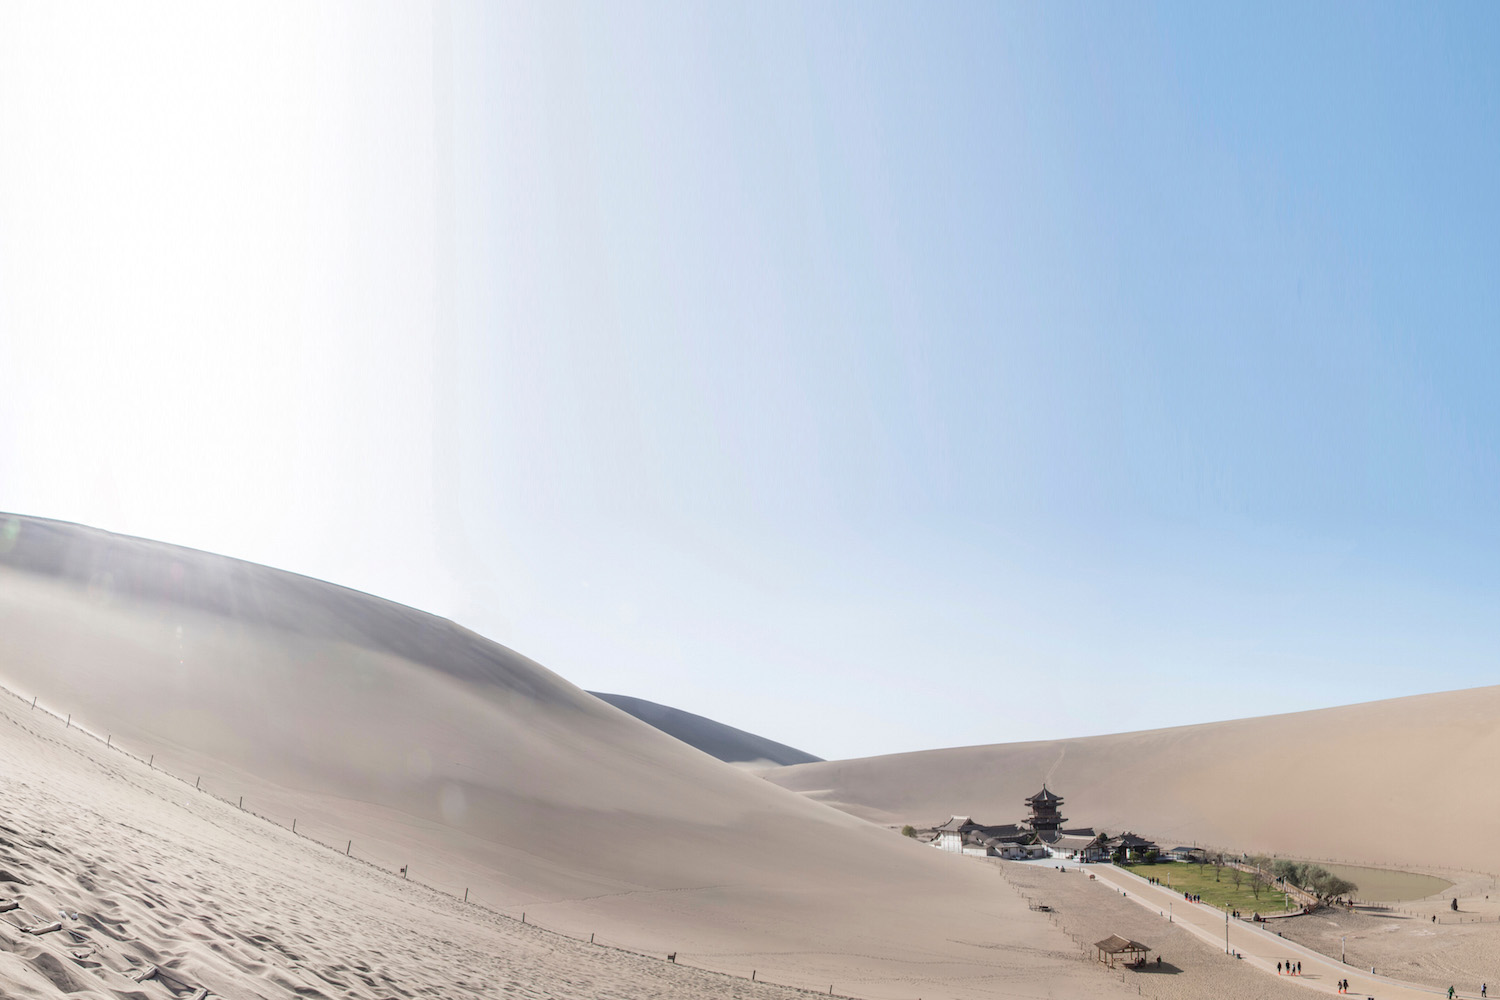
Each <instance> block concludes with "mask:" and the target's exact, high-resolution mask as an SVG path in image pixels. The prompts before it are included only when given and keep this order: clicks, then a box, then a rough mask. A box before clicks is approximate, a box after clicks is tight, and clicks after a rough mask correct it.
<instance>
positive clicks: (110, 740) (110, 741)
mask: <svg viewBox="0 0 1500 1000" xmlns="http://www.w3.org/2000/svg"><path fill="white" fill-rule="evenodd" d="M114 739H115V736H114V734H113V733H108V734H106V735H105V737H104V745H105V746H107V747H108V746H113V745H114Z"/></svg>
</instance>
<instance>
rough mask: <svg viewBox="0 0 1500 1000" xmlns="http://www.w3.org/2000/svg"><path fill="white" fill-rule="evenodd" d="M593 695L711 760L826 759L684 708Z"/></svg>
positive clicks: (773, 761) (771, 762)
mask: <svg viewBox="0 0 1500 1000" xmlns="http://www.w3.org/2000/svg"><path fill="white" fill-rule="evenodd" d="M589 693H590V694H592V695H593V696H594V697H595V698H598V699H600V700H601V701H605V702H608V703H609V704H611V705H613V706H615V707H616V708H618V709H619V710H620V711H622V712H626V713H628V714H630V715H633V716H635V717H636V718H637V719H640V720H641V721H642V722H644V723H646V724H647V725H648V726H653V727H655V728H657V729H660V730H661V731H662V732H664V733H666V734H667V735H668V736H673V737H676V738H677V739H679V740H681V741H682V742H684V743H686V744H687V745H688V746H690V747H696V748H697V749H699V750H702V751H703V752H704V753H706V754H708V755H709V756H710V757H715V758H717V759H719V760H722V761H724V762H725V763H728V764H759V765H786V764H812V763H816V762H818V761H820V760H822V759H823V758H821V757H814V756H813V755H812V754H810V753H804V752H803V751H801V750H798V749H797V748H796V747H789V746H787V745H786V744H785V743H777V742H776V741H775V740H768V739H766V738H765V737H764V736H756V735H755V734H754V733H747V732H745V731H744V730H743V729H736V728H734V727H733V726H726V725H725V724H724V723H722V722H715V721H714V720H713V719H707V718H704V717H703V716H701V715H694V714H693V713H692V712H684V711H682V709H680V708H670V707H668V706H666V705H658V704H657V703H656V702H654V701H647V700H646V699H644V698H632V697H630V696H629V695H624V694H601V693H600V692H598V691H590V692H589Z"/></svg>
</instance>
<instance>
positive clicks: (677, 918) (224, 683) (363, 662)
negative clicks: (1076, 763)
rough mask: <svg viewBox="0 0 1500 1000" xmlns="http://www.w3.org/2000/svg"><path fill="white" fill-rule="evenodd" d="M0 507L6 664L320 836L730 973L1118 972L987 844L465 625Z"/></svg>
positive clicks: (994, 982) (86, 721) (537, 913)
mask: <svg viewBox="0 0 1500 1000" xmlns="http://www.w3.org/2000/svg"><path fill="white" fill-rule="evenodd" d="M0 529H3V535H0V537H3V538H4V545H3V548H4V552H3V553H0V633H3V635H4V636H5V643H4V645H3V648H0V677H3V679H4V680H5V681H6V683H7V684H8V685H10V686H11V687H13V688H14V689H16V690H18V691H20V692H22V693H24V694H28V695H37V696H39V697H40V700H41V703H42V704H43V705H44V706H48V707H50V708H52V709H54V710H56V711H59V712H67V713H70V714H71V715H72V718H73V720H74V722H75V723H78V724H81V725H83V726H86V727H88V728H89V729H91V730H93V731H94V732H96V733H100V734H106V733H107V734H108V735H109V738H110V739H111V740H112V741H113V743H114V744H115V745H117V746H123V747H125V748H126V749H128V750H130V751H131V752H133V753H136V754H139V755H140V756H142V757H146V756H148V755H154V757H155V763H156V765H157V767H158V768H163V769H165V770H167V771H169V772H171V773H173V774H177V775H180V776H183V777H186V778H187V779H188V780H189V781H192V780H194V779H196V778H198V777H199V776H201V780H202V784H203V786H204V787H205V788H207V789H209V790H211V791H214V792H215V793H216V794H219V795H223V796H225V797H228V798H230V799H231V800H233V799H234V798H236V797H237V796H239V795H243V796H244V797H245V799H244V800H245V807H246V808H247V809H252V810H254V811H255V812H258V813H261V814H264V815H265V816H267V817H269V818H271V819H273V820H276V821H277V822H279V823H282V824H286V825H290V822H291V820H292V819H293V818H296V819H297V820H298V830H299V832H301V833H303V834H305V835H307V836H311V837H314V838H316V839H320V840H323V841H324V842H325V843H334V844H337V845H338V846H339V847H343V846H344V842H345V840H346V839H352V840H353V841H354V853H355V854H356V856H360V857H364V858H366V859H369V860H373V861H375V862H377V863H378V864H381V865H383V866H386V867H388V868H391V869H395V868H396V867H398V866H400V865H403V864H409V865H410V866H411V872H412V875H413V877H415V878H418V879H420V880H422V881H425V882H428V883H430V884H433V885H437V886H439V887H443V888H446V889H448V890H450V891H452V892H454V893H455V894H458V893H461V892H462V891H463V890H464V889H465V888H468V889H470V890H471V891H472V893H473V895H474V897H475V898H476V899H478V900H482V901H484V902H486V903H487V904H489V905H493V906H496V907H499V908H502V909H508V910H510V911H512V912H515V911H519V910H522V909H524V910H526V911H527V912H528V913H529V914H530V915H531V918H532V919H533V920H538V921H540V922H542V923H544V924H548V925H550V926H555V927H559V928H561V929H568V930H574V931H576V932H580V933H583V934H585V935H586V934H587V933H588V932H590V931H598V932H599V933H601V934H604V935H607V936H609V937H611V938H612V939H614V940H615V941H618V942H621V943H624V944H627V945H631V946H635V947H639V948H643V949H648V950H655V951H660V952H666V951H669V950H672V951H679V952H681V953H683V955H684V958H687V957H688V956H695V957H696V958H697V960H698V961H699V962H700V963H702V964H711V965H712V966H713V967H715V968H720V969H724V970H727V971H738V972H742V973H748V972H749V971H750V970H751V969H758V970H760V972H761V973H762V974H763V975H774V974H781V975H782V976H783V981H789V980H791V981H801V982H807V983H817V984H828V983H830V982H837V983H843V984H845V988H847V989H848V990H850V991H851V992H856V993H858V994H860V995H863V996H870V997H884V996H896V997H904V996H913V995H922V996H926V997H933V996H955V997H967V996H974V997H982V996H992V995H999V994H1002V993H1003V994H1005V995H1035V996H1044V995H1056V991H1057V990H1058V989H1064V990H1065V992H1066V991H1069V990H1071V989H1072V987H1068V986H1067V984H1069V983H1073V984H1075V986H1077V988H1078V989H1086V990H1087V991H1088V992H1089V993H1091V994H1094V995H1100V994H1101V993H1102V994H1105V995H1107V994H1108V993H1109V992H1110V991H1111V990H1113V989H1115V988H1116V987H1114V986H1111V985H1110V983H1109V982H1108V981H1107V980H1104V979H1102V978H1101V977H1100V976H1099V975H1098V974H1097V973H1096V972H1095V971H1093V970H1092V969H1091V968H1089V967H1088V966H1086V965H1084V964H1083V963H1081V962H1079V961H1078V959H1077V951H1076V948H1075V946H1074V944H1073V943H1072V942H1071V941H1070V940H1069V939H1067V938H1066V937H1065V936H1063V935H1062V934H1061V933H1060V932H1059V931H1057V930H1056V929H1054V928H1053V927H1052V926H1051V925H1049V924H1048V923H1047V922H1045V921H1044V920H1039V919H1038V918H1037V916H1036V915H1035V914H1033V913H1030V912H1028V910H1027V907H1026V904H1025V902H1024V900H1022V899H1021V898H1020V897H1019V896H1018V895H1017V894H1016V893H1015V892H1014V891H1013V890H1012V889H1010V888H1009V887H1008V886H1007V885H1006V884H1005V883H1004V882H1003V880H1001V879H999V878H998V877H997V876H996V873H995V871H994V869H993V868H991V867H989V866H986V865H983V864H978V863H969V862H965V861H963V860H962V859H955V858H951V857H942V856H939V855H938V854H937V852H934V851H931V850H928V849H926V848H923V847H920V846H918V845H916V844H915V843H913V842H911V841H907V840H905V839H903V838H900V837H896V836H893V835H892V834H891V832H890V831H887V830H883V829H880V828H878V827H876V826H872V825H870V824H868V823H866V822H864V821H862V820H859V819H857V818H855V817H852V816H849V815H847V814H845V813H842V812H839V811H837V810H833V809H829V808H827V807H826V806H823V805H821V804H818V803H815V802H811V801H808V800H807V799H806V798H804V797H801V796H798V795H793V794H790V793H788V792H786V791H785V790H783V789H781V788H778V787H776V786H774V785H771V784H769V783H767V782H764V781H762V780H760V779H759V778H757V777H754V776H752V775H750V774H748V773H745V772H743V771H742V770H740V769H737V768H734V767H731V766H729V765H726V764H723V763H721V762H719V761H716V760H713V759H711V758H710V757H708V756H706V755H704V754H703V753H700V752H699V751H697V750H694V749H692V748H691V747H688V746H686V745H684V744H682V743H680V742H678V741H677V740H674V739H672V738H670V737H668V736H666V735H664V734H663V733H660V732H658V731H656V730H655V729H653V728H651V727H649V726H647V725H645V724H644V723H641V722H639V721H638V720H636V719H634V718H631V717H630V716H628V715H626V714H625V713H623V712H620V711H618V710H616V709H614V708H611V707H609V706H607V705H605V704H603V703H602V702H600V701H599V700H597V699H595V698H593V697H591V696H589V695H588V694H586V693H585V692H583V691H581V690H579V689H578V688H576V687H574V686H572V685H571V684H569V683H567V682H566V681H564V680H563V679H562V678H560V677H557V676H556V675H555V674H552V673H551V672H550V671H548V670H546V669H545V668H543V667H541V666H539V665H537V664H535V663H533V662H531V661H530V660H527V659H526V658H525V657H523V656H521V655H519V654H517V653H515V652H513V651H511V650H508V649H506V648H504V647H503V646H500V645H498V644H496V643H493V642H490V641H488V640H486V639H484V638H483V637H481V636H478V635H475V634H473V633H471V632H468V631H466V630H464V629H463V628H461V627H459V626H457V625H454V624H453V623H451V622H448V621H444V620H442V619H438V618H434V617H432V616H429V615H425V614H423V613H421V612H418V611H415V610H413V609H410V608H406V607H402V606H399V605H395V604H392V603H390V602H387V601H383V600H380V599H378V598H374V597H371V596H369V595H365V594H360V593H356V592H354V591H349V590H345V589H343V588H340V587H336V586H332V585H330V584H325V583H322V582H319V581H316V580H311V579H308V578H305V577H299V576H296V575H293V574H289V573H284V572H280V571H277V570H271V569H267V568H265V567H261V566H255V565H251V564H247V563H243V562H238V561H236V560H232V559H227V558H223V557H219V556H213V555H209V554H206V553H202V552H196V551H192V550H187V549H180V548H176V547H173V546H169V545H163V544H160V543H155V542H148V541H144V540H140V539H133V538H124V537H120V536H114V535H110V534H108V533H106V532H101V531H96V530H93V529H88V528H83V527H79V526H76V525H68V524H62V523H58V522H49V521H44V520H40V519H34V518H9V519H0ZM820 988H822V987H820Z"/></svg>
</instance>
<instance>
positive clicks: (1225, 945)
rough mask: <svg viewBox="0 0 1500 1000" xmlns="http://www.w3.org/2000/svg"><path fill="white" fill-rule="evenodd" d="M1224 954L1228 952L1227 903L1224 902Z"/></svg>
mask: <svg viewBox="0 0 1500 1000" xmlns="http://www.w3.org/2000/svg"><path fill="white" fill-rule="evenodd" d="M1224 954H1226V955H1227V954H1229V904H1228V903H1225V904H1224Z"/></svg>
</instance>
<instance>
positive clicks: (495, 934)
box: [0, 696, 804, 1000]
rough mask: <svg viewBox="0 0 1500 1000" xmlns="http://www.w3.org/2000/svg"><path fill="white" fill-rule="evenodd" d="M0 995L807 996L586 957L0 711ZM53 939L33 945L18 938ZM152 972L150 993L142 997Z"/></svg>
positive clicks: (662, 966) (58, 729)
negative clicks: (8, 906)
mask: <svg viewBox="0 0 1500 1000" xmlns="http://www.w3.org/2000/svg"><path fill="white" fill-rule="evenodd" d="M0 759H3V760H4V761H5V762H6V767H5V769H4V771H3V772H0V898H3V899H5V900H15V901H18V902H19V903H20V906H19V908H17V909H14V910H10V911H9V912H5V913H0V996H6V997H12V996H14V997H28V998H44V1000H55V998H62V997H65V996H66V997H72V998H77V997H84V998H122V1000H167V998H171V997H187V996H191V995H192V992H193V991H194V990H195V989H198V988H203V989H207V990H209V991H211V993H212V994H213V995H214V996H216V997H222V998H224V1000H256V998H260V997H264V998H269V1000H290V998H293V997H306V998H312V1000H317V998H323V997H342V998H357V1000H377V998H393V1000H394V998H402V1000H407V998H420V997H432V998H442V1000H449V998H453V1000H463V998H479V997H486V998H489V997H495V996H500V995H504V996H516V997H530V998H558V1000H594V998H612V1000H633V998H637V997H647V996H650V997H661V998H667V1000H689V998H697V997H709V996H712V997H735V998H747V1000H748V998H756V1000H786V998H789V997H795V996H802V995H804V994H801V993H797V992H793V991H789V990H786V989H783V988H778V987H775V986H771V985H764V984H752V983H750V982H747V981H743V980H735V979H731V978H728V977H725V976H722V975H717V974H712V973H708V972H704V971H701V970H695V969H692V968H689V967H686V966H684V965H673V964H668V963H667V962H666V961H664V960H662V959H661V958H660V957H654V958H648V957H643V956H638V955H634V954H630V953H627V952H623V951H620V950H617V949H614V948H611V947H607V946H602V945H600V946H591V945H589V944H588V943H587V942H586V941H574V940H570V939H567V938H563V937H559V936H558V935H555V934H552V933H549V932H546V931H543V930H540V929H538V928H536V927H535V926H530V925H522V924H521V923H519V922H518V921H515V920H511V919H506V918H503V917H500V916H497V915H496V914H494V913H491V912H487V911H486V910H484V909H483V908H480V907H478V906H466V905H464V904H463V903H462V902H460V901H459V900H456V899H454V898H452V897H449V896H446V895H444V894H441V893H438V892H435V891H433V890H432V889H430V888H427V887H425V886H422V885H419V884H417V883H413V882H410V881H403V880H402V879H400V878H399V877H397V876H396V875H394V874H392V873H390V872H387V871H384V870H381V869H379V868H376V867H374V866H372V865H370V864H368V863H366V862H363V861H361V860H359V859H355V858H346V857H344V856H343V855H342V854H340V853H338V852H336V851H332V850H329V849H328V848H326V847H323V846H321V845H319V844H317V843H316V842H315V841H312V840H309V839H307V838H303V837H298V836H294V835H292V834H291V833H290V832H289V831H286V830H282V829H279V828H277V827H275V826H273V825H272V824H270V823H267V822H266V821H265V820H263V819H261V818H259V817H256V816H254V815H253V814H250V813H248V812H243V811H240V810H239V809H237V808H235V806H234V805H231V804H226V803H224V802H222V801H220V800H218V799H216V798H214V797H213V796H211V795H209V794H208V793H203V792H196V791H194V790H193V788H192V786H191V785H189V784H186V783H184V782H182V781H180V780H178V779H176V778H173V777H171V776H168V775H166V774H164V773H163V772H161V771H153V770H150V769H148V768H147V767H145V766H144V763H143V762H140V761H136V760H134V759H133V758H130V757H127V756H126V755H124V754H121V753H118V752H112V751H108V750H106V749H105V748H104V747H102V746H101V745H100V744H99V743H98V742H97V741H95V740H94V739H92V738H91V737H88V736H84V735H83V734H81V733H80V732H79V731H78V730H77V729H71V730H67V729H64V727H63V725H62V724H61V722H60V721H58V720H55V719H52V718H51V717H50V716H48V715H46V714H45V713H42V712H32V711H30V710H28V709H27V707H26V706H25V705H24V704H21V703H17V702H16V701H15V700H14V699H12V698H10V697H9V696H0ZM53 921H56V922H58V923H60V924H61V925H62V926H61V927H60V928H58V929H57V930H54V931H51V932H48V933H45V934H40V935H35V936H33V935H30V934H26V933H24V932H23V930H22V928H25V927H45V926H47V925H48V924H49V923H51V922H53ZM153 967H155V968H157V969H159V970H160V971H159V972H158V974H157V975H155V976H152V977H150V978H147V979H145V980H144V981H137V977H139V976H141V975H142V973H144V972H147V971H149V970H150V969H152V968H153Z"/></svg>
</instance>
